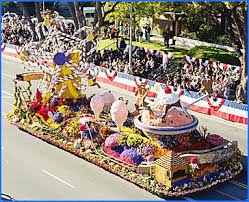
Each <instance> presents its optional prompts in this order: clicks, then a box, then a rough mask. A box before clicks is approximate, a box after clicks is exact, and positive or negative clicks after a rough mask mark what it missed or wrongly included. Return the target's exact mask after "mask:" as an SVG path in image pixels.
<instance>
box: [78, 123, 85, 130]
mask: <svg viewBox="0 0 249 202" xmlns="http://www.w3.org/2000/svg"><path fill="white" fill-rule="evenodd" d="M79 130H80V131H85V130H86V125H84V124H82V123H81V124H80V125H79Z"/></svg>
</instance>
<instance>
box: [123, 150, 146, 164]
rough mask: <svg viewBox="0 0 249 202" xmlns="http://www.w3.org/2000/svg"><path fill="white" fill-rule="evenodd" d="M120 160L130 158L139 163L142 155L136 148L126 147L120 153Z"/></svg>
mask: <svg viewBox="0 0 249 202" xmlns="http://www.w3.org/2000/svg"><path fill="white" fill-rule="evenodd" d="M120 158H121V160H127V159H129V160H131V161H133V162H134V163H135V164H136V165H139V164H140V163H141V162H142V161H143V157H142V156H141V155H140V154H139V153H138V152H137V150H136V149H134V148H131V149H126V150H124V151H123V152H122V153H121V155H120Z"/></svg>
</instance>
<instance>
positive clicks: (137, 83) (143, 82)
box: [134, 76, 149, 88]
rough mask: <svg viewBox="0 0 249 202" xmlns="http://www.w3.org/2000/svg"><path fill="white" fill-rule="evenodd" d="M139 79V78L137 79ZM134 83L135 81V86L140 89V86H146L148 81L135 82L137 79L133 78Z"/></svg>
mask: <svg viewBox="0 0 249 202" xmlns="http://www.w3.org/2000/svg"><path fill="white" fill-rule="evenodd" d="M139 79H141V78H139ZM134 81H135V84H136V85H137V87H138V88H140V87H141V85H142V84H144V85H146V84H147V83H148V82H149V80H148V79H142V80H141V81H137V77H135V76H134Z"/></svg>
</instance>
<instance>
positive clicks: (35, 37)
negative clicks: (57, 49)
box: [19, 2, 37, 41]
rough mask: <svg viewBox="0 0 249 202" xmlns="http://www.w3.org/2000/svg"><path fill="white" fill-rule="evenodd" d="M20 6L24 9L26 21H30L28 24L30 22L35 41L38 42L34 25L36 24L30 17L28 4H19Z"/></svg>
mask: <svg viewBox="0 0 249 202" xmlns="http://www.w3.org/2000/svg"><path fill="white" fill-rule="evenodd" d="M19 4H20V6H21V7H22V9H23V14H24V16H25V18H26V19H27V20H28V22H29V25H30V28H31V31H32V33H33V40H34V41H36V40H37V34H36V31H35V25H34V23H33V22H32V20H31V17H30V14H29V11H28V8H27V6H26V2H19Z"/></svg>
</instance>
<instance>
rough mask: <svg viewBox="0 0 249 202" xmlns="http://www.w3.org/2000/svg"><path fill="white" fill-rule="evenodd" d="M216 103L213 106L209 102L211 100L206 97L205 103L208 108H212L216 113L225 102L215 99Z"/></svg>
mask: <svg viewBox="0 0 249 202" xmlns="http://www.w3.org/2000/svg"><path fill="white" fill-rule="evenodd" d="M216 99H217V101H215V104H217V105H214V104H213V103H212V102H211V99H210V98H209V97H208V98H207V102H208V105H209V106H210V108H212V109H213V110H214V111H218V110H219V109H220V107H221V106H222V105H223V104H224V102H225V100H224V99H222V98H216Z"/></svg>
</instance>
